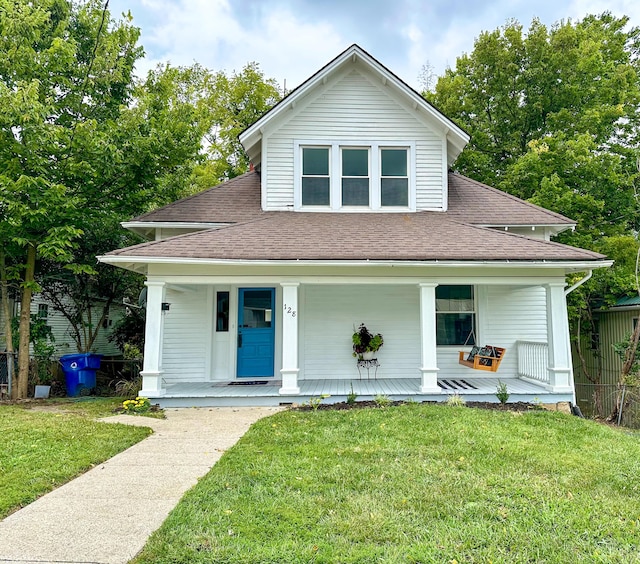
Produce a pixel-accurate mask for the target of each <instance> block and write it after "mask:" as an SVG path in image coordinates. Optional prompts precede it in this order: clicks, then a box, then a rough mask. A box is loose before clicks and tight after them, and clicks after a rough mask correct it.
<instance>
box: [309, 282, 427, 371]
mask: <svg viewBox="0 0 640 564" xmlns="http://www.w3.org/2000/svg"><path fill="white" fill-rule="evenodd" d="M303 303H304V305H303V308H302V309H301V311H302V315H303V320H302V328H301V333H302V334H301V347H302V348H303V350H304V358H303V360H302V362H303V365H302V369H303V370H302V375H301V378H303V379H319V378H328V379H335V378H352V379H355V378H358V371H357V369H356V359H355V358H353V356H352V343H351V335H352V334H353V331H354V327H355V328H357V327H358V325H360V323H365V325H366V326H367V327H368V328H369V330H370V331H372V332H373V333H382V335H383V337H384V346H383V347H382V348H381V349H380V351H379V352H378V355H377V356H378V360H379V362H380V368H379V369H378V377H379V378H407V377H411V376H414V377H418V375H419V373H418V368H419V366H420V346H419V344H420V341H419V339H420V337H419V335H420V327H419V323H420V320H419V309H420V308H419V294H418V288H417V286H416V287H412V286H409V287H407V286H404V287H403V286H373V285H368V286H346V287H345V286H307V287H305V289H304V298H303ZM364 377H365V378H366V371H365V374H364Z"/></svg>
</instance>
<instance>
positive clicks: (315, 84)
mask: <svg viewBox="0 0 640 564" xmlns="http://www.w3.org/2000/svg"><path fill="white" fill-rule="evenodd" d="M358 63H364V64H365V68H366V69H367V70H369V71H371V72H374V73H375V74H376V75H377V77H378V81H379V83H380V85H381V86H383V87H385V88H389V89H392V90H394V91H395V92H396V93H397V94H400V95H401V96H403V97H404V98H405V100H406V101H407V103H408V105H409V107H411V108H413V110H414V111H415V112H421V114H422V115H424V116H425V118H426V119H428V120H429V121H431V122H432V123H433V124H434V125H437V126H438V128H439V129H440V131H441V132H442V137H443V138H446V139H447V141H448V145H449V150H448V151H447V154H449V155H450V157H451V162H450V163H448V164H449V165H450V164H452V163H453V161H454V160H455V158H456V157H457V156H458V155H459V154H460V152H462V149H463V148H464V146H465V145H466V144H467V143H468V141H469V135H468V134H467V133H466V132H465V131H464V130H463V129H462V128H460V127H459V126H458V125H457V124H456V123H454V122H453V121H452V120H450V119H449V118H447V117H446V116H445V115H444V114H442V113H441V112H440V111H439V110H437V109H436V108H435V107H434V106H433V105H431V104H430V103H429V102H427V101H426V100H425V99H424V98H423V97H422V96H420V94H418V92H416V91H415V90H414V89H413V88H411V87H410V86H408V85H407V84H406V83H405V82H404V81H402V80H401V79H400V78H399V77H398V76H396V75H395V74H394V73H393V72H392V71H390V70H389V69H387V68H386V67H385V66H384V65H382V64H381V63H380V62H379V61H377V60H376V59H374V58H373V57H372V56H371V55H370V54H369V53H367V52H366V51H364V50H363V49H362V48H361V47H359V46H358V45H355V44H354V45H351V46H350V47H348V48H347V49H345V50H344V51H343V52H342V53H340V54H339V55H338V56H337V57H336V58H335V59H333V60H332V61H330V62H329V63H327V64H326V65H325V66H324V67H323V68H321V69H320V70H319V71H317V72H316V73H315V74H314V75H312V76H311V77H310V78H309V79H307V80H306V81H305V82H303V83H302V84H301V85H300V86H298V87H297V88H296V89H295V90H293V91H292V92H290V93H289V94H288V95H287V96H286V97H285V98H284V99H282V100H281V101H280V102H279V103H278V104H276V105H275V106H274V107H273V108H272V109H271V110H269V111H268V112H267V113H266V114H265V115H264V116H262V117H261V118H260V119H258V120H257V121H256V122H255V123H254V124H253V125H251V126H250V127H248V128H247V129H246V130H245V131H243V132H242V133H241V134H240V136H239V137H240V142H241V143H242V144H243V145H244V147H245V148H246V149H247V153H248V154H249V157H250V158H251V160H252V161H253V160H254V159H253V155H254V154H257V153H255V147H256V146H257V145H258V144H259V142H260V141H261V139H262V135H263V133H264V131H265V128H266V127H267V125H268V123H269V122H270V121H271V120H273V119H275V118H276V117H278V116H280V115H281V114H282V113H283V112H285V111H287V110H295V109H296V105H297V104H298V103H299V100H301V99H303V98H304V97H305V96H307V95H309V93H310V92H312V91H314V90H316V89H318V88H322V87H324V86H325V85H326V84H327V82H328V80H329V79H330V78H331V76H332V75H333V74H334V73H337V72H338V71H340V70H342V69H344V68H345V67H349V66H350V65H357V64H358ZM254 164H255V163H254Z"/></svg>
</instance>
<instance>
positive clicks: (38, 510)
mask: <svg viewBox="0 0 640 564" xmlns="http://www.w3.org/2000/svg"><path fill="white" fill-rule="evenodd" d="M279 409H280V408H277V407H244V408H242V407H219V408H183V409H168V410H166V414H167V419H164V420H163V419H152V418H149V417H133V416H130V415H118V416H115V417H108V418H105V419H102V421H108V422H114V423H128V424H133V425H142V426H146V427H151V428H153V430H154V434H153V435H151V436H150V437H148V438H147V439H145V440H143V441H142V442H140V443H138V444H136V445H134V446H132V447H131V448H129V449H127V450H126V451H124V452H121V453H120V454H118V455H116V456H114V457H113V458H111V459H110V460H108V461H106V462H104V463H103V464H100V465H98V466H96V467H95V468H93V469H91V470H90V471H89V472H87V473H86V474H83V475H82V476H79V477H78V478H76V479H75V480H72V481H71V482H69V483H67V484H65V485H64V486H61V487H60V488H58V489H56V490H54V491H52V492H51V493H48V494H47V495H45V496H43V497H41V498H40V499H38V500H37V501H35V502H34V503H32V504H31V505H28V506H27V507H24V508H23V509H21V510H20V511H17V512H16V513H14V514H12V515H10V516H9V517H7V518H6V519H5V520H4V521H1V522H0V563H4V562H19V563H35V562H37V563H38V564H42V563H45V562H50V563H56V562H64V563H65V564H76V563H77V564H80V563H82V564H89V563H91V564H121V563H126V562H128V561H129V560H130V559H131V558H133V557H134V556H135V555H136V554H137V553H138V552H139V551H140V550H141V549H142V547H143V546H144V545H145V543H146V541H147V539H148V538H149V535H151V533H152V532H153V531H155V530H156V529H157V528H158V527H159V526H160V525H161V524H162V522H163V521H164V520H165V518H166V517H167V515H168V514H169V512H170V511H171V510H172V509H173V508H174V507H175V506H176V504H177V503H178V501H179V500H180V498H181V497H182V496H183V495H184V493H185V492H186V491H187V490H188V489H190V488H191V487H192V486H194V485H195V484H196V483H197V481H198V479H199V478H200V477H202V476H203V475H204V474H206V473H207V472H208V471H209V469H210V468H211V467H212V466H213V465H214V464H215V463H216V462H217V461H218V459H219V458H220V457H221V456H222V454H223V452H224V451H225V450H226V449H228V448H229V447H231V446H233V445H234V444H235V443H236V442H237V441H238V439H239V438H240V437H241V436H242V435H243V434H244V433H245V432H246V431H247V429H248V428H249V427H250V426H251V425H252V424H253V423H254V422H255V421H257V420H258V419H260V418H262V417H265V416H267V415H271V414H272V413H275V412H276V411H279Z"/></svg>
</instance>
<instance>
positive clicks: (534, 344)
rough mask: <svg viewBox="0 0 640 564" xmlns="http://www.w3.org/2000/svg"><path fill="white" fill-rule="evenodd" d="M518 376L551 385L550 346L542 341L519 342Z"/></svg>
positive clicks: (517, 343) (517, 344)
mask: <svg viewBox="0 0 640 564" xmlns="http://www.w3.org/2000/svg"><path fill="white" fill-rule="evenodd" d="M516 346H517V351H518V376H523V377H525V378H530V379H531V380H536V381H537V382H544V383H545V384H548V383H549V372H548V370H547V367H548V366H549V345H547V343H543V342H540V341H517V342H516Z"/></svg>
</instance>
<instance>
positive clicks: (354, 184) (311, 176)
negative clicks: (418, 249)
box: [294, 141, 415, 211]
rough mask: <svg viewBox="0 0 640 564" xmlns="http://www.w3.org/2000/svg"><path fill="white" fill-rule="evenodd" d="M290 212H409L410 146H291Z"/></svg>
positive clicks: (411, 193) (412, 205) (411, 205)
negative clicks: (292, 193)
mask: <svg viewBox="0 0 640 564" xmlns="http://www.w3.org/2000/svg"><path fill="white" fill-rule="evenodd" d="M295 150H296V159H295V166H294V172H295V178H296V181H295V196H294V201H295V204H294V207H295V209H299V210H304V209H309V210H323V209H324V210H326V211H341V210H342V211H353V210H354V209H355V210H356V211H363V210H365V211H366V210H381V211H382V210H383V211H406V210H415V173H414V172H413V171H414V169H415V147H414V145H413V144H412V143H409V144H406V143H395V144H394V143H391V142H385V143H378V142H369V143H359V142H358V143H356V142H352V143H341V142H337V141H336V142H331V143H326V144H325V143H323V142H314V141H309V142H303V141H296V143H295Z"/></svg>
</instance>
